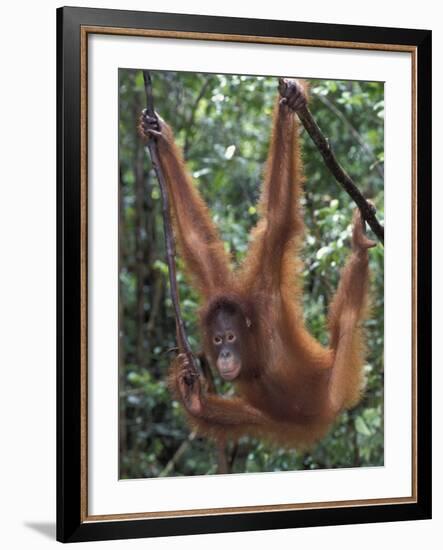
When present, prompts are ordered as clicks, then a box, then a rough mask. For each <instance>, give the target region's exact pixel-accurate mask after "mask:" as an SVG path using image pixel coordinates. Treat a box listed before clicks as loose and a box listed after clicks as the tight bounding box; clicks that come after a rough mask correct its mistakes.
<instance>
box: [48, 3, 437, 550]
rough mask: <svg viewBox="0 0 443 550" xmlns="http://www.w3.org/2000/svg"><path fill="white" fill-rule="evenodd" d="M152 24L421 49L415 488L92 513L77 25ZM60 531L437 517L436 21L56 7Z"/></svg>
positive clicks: (150, 533)
mask: <svg viewBox="0 0 443 550" xmlns="http://www.w3.org/2000/svg"><path fill="white" fill-rule="evenodd" d="M92 26H94V27H101V28H103V27H108V28H119V29H142V30H143V29H151V30H157V31H171V32H180V33H209V34H219V35H227V36H228V35H229V36H231V37H232V36H233V35H237V36H239V37H241V36H255V37H273V38H275V39H298V40H316V41H324V42H325V44H326V43H334V42H340V43H343V42H346V43H350V44H351V43H359V44H361V45H362V47H364V45H365V44H366V45H368V47H369V46H370V45H371V44H383V45H386V46H387V47H393V46H398V45H400V46H408V47H410V48H413V49H414V51H415V55H416V125H415V128H416V132H415V140H416V152H417V155H416V182H417V183H416V195H415V202H416V204H415V212H416V235H415V262H416V292H415V301H416V304H415V305H416V319H415V320H416V322H415V327H414V331H415V338H416V361H417V370H416V381H415V389H416V398H415V407H416V428H417V429H416V441H415V446H416V455H415V456H416V464H415V467H416V487H417V491H416V498H415V501H414V502H394V503H392V504H390V503H388V504H386V503H384V504H379V505H376V506H374V505H370V506H364V505H356V506H346V507H343V506H342V507H340V506H335V507H333V506H331V507H329V508H324V507H323V508H318V509H316V508H313V509H296V510H288V509H284V510H277V511H275V510H273V511H262V512H256V513H255V512H252V513H251V512H249V513H222V514H211V515H209V514H207V515H198V514H197V515H192V516H186V517H152V518H149V519H134V520H131V519H121V520H106V519H103V520H102V521H97V520H96V521H88V519H87V517H86V518H85V514H84V512H82V509H84V499H85V495H84V491H83V490H82V483H84V472H83V470H82V460H84V457H85V448H84V439H83V438H82V422H85V418H84V415H83V416H82V411H84V406H85V404H84V400H85V399H86V398H85V390H84V388H85V384H86V381H85V378H84V376H85V374H84V372H82V370H81V368H80V365H81V362H82V353H84V349H85V348H84V347H85V345H86V343H85V334H86V332H85V330H84V326H83V324H82V323H83V322H84V321H83V320H82V315H81V310H82V303H83V302H82V300H84V299H85V298H84V297H82V292H81V288H82V284H84V279H82V277H83V276H84V275H82V273H83V274H84V272H85V269H86V267H85V266H84V265H83V264H82V262H84V259H82V255H81V243H82V238H84V235H83V236H82V221H81V216H82V208H84V207H85V200H86V199H87V197H86V198H85V196H84V195H82V189H81V185H80V182H81V177H82V174H81V155H82V145H81V136H82V113H81V101H82V97H81V29H82V27H92ZM57 119H58V120H57V211H58V213H57V280H58V287H57V333H58V335H57V539H58V540H59V541H62V542H75V541H92V540H104V539H122V538H136V537H156V536H170V535H184V534H196V533H218V532H231V531H247V530H251V531H252V530H264V529H283V528H293V527H307V526H322V525H337V524H353V523H371V522H384V521H401V520H415V519H428V518H430V517H431V149H432V148H431V31H428V30H412V29H398V28H384V27H364V26H349V25H330V24H321V23H305V22H303V23H302V22H290V21H270V20H258V19H239V18H228V17H212V16H211V17H209V16H200V15H183V14H172V13H168V14H166V13H148V12H135V11H122V10H106V9H91V8H71V7H68V8H66V7H64V8H59V9H58V10H57Z"/></svg>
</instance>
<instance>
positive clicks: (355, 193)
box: [297, 105, 384, 243]
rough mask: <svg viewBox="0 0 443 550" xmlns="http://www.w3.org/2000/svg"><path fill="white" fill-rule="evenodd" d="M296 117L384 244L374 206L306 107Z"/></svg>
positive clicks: (298, 111)
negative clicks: (335, 152)
mask: <svg viewBox="0 0 443 550" xmlns="http://www.w3.org/2000/svg"><path fill="white" fill-rule="evenodd" d="M297 115H298V117H299V119H300V121H301V123H302V124H303V126H304V127H305V130H306V131H307V132H308V134H309V135H310V136H311V138H312V141H313V142H314V143H315V145H316V146H317V149H318V150H319V151H320V154H321V155H322V157H323V160H324V161H325V164H326V166H327V167H328V168H329V170H330V171H331V173H332V175H333V176H334V177H335V179H336V180H337V181H338V182H339V183H340V185H341V186H342V187H343V189H344V190H345V191H346V193H348V195H349V196H350V197H351V198H352V199H353V200H354V202H355V204H356V205H357V206H358V207H359V209H360V211H361V213H362V215H363V217H364V219H365V220H366V221H367V223H368V224H369V226H370V227H371V229H372V231H374V233H375V235H377V237H378V239H379V240H380V242H382V243H384V229H383V226H382V225H381V224H380V222H379V221H378V219H377V217H376V216H375V208H374V206H373V205H372V204H371V203H369V202H368V201H367V200H366V199H365V198H364V196H363V195H362V194H361V192H360V190H359V189H358V188H357V186H356V185H355V183H354V182H353V180H352V179H351V178H350V176H349V175H348V174H347V173H346V172H345V171H344V170H343V168H342V167H341V166H340V164H339V162H338V161H337V159H336V157H335V155H334V152H333V151H332V147H331V145H330V143H329V140H328V139H327V138H325V136H324V135H323V133H322V131H321V130H320V128H319V126H318V124H317V123H316V122H315V120H314V118H313V116H312V114H311V111H310V110H309V108H308V107H307V106H306V105H305V106H303V107H301V108H300V109H298V110H297Z"/></svg>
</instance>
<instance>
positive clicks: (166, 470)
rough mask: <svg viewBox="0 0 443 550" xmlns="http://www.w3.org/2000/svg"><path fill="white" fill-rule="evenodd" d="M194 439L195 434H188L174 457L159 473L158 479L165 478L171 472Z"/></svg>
mask: <svg viewBox="0 0 443 550" xmlns="http://www.w3.org/2000/svg"><path fill="white" fill-rule="evenodd" d="M196 437H197V433H196V432H191V433H190V434H189V436H188V439H185V440H184V441H183V443H182V444H181V445H180V447H179V448H178V449H177V450H176V451H175V453H174V456H173V457H172V458H171V460H169V462H168V463H167V464H166V466H165V467H164V468H163V470H162V471H161V472H160V474H159V476H158V477H167V476H168V475H169V474H170V473H171V472H172V470H173V469H174V467H175V465H176V464H177V462H178V461H179V460H180V458H181V457H182V456H183V454H184V453H185V452H186V450H187V449H188V447H189V445H190V444H191V443H192V441H194V439H195V438H196Z"/></svg>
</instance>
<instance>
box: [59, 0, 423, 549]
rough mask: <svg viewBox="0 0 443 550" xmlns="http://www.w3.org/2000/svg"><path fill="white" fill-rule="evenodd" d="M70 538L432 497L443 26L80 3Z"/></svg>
mask: <svg viewBox="0 0 443 550" xmlns="http://www.w3.org/2000/svg"><path fill="white" fill-rule="evenodd" d="M57 47H58V52H57V73H58V83H57V86H58V96H57V97H58V105H57V113H58V123H57V132H58V136H57V137H58V140H57V146H58V155H57V158H58V166H57V179H58V205H57V206H58V227H57V231H58V245H57V253H58V312H57V314H58V323H57V327H58V349H57V357H58V383H57V406H58V410H57V413H58V421H57V437H58V458H57V465H58V471H57V488H58V494H57V538H58V540H60V541H63V542H74V541H87V540H103V539H121V538H134V537H153V536H170V535H182V534H195V533H217V532H223V531H246V530H262V529H280V528H290V527H297V526H317V525H318V526H320V525H331V524H346V523H367V522H380V521H397V520H412V519H427V518H430V517H431V371H430V366H431V208H430V205H431V32H430V31H426V30H410V29H393V28H383V27H354V26H346V25H329V24H328V25H325V24H320V23H301V22H289V21H265V20H255V19H254V20H253V19H233V18H224V17H208V16H196V15H192V16H191V15H179V14H164V13H145V12H132V11H117V10H103V9H85V8H60V9H59V10H58V11H57Z"/></svg>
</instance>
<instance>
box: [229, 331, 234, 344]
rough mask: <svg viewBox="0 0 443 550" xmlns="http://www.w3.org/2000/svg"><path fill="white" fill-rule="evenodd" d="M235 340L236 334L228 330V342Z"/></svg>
mask: <svg viewBox="0 0 443 550" xmlns="http://www.w3.org/2000/svg"><path fill="white" fill-rule="evenodd" d="M234 341H235V334H234V333H233V332H228V342H234Z"/></svg>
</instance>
